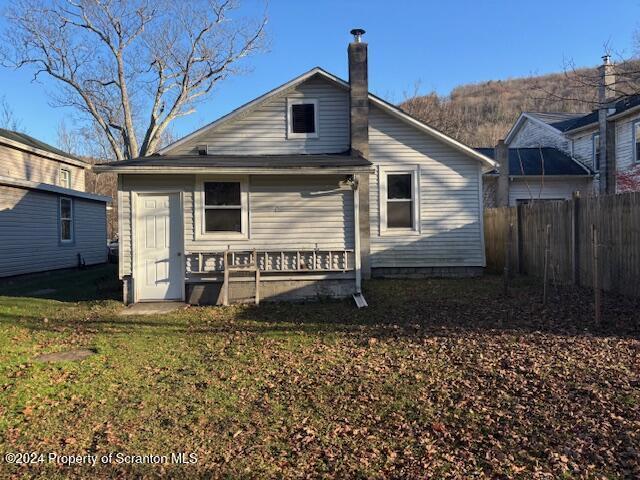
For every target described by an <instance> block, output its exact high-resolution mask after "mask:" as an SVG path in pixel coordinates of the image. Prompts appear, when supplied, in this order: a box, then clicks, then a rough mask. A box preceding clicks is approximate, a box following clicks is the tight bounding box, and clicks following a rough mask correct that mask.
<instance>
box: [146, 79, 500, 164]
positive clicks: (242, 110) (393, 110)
mask: <svg viewBox="0 0 640 480" xmlns="http://www.w3.org/2000/svg"><path fill="white" fill-rule="evenodd" d="M315 75H318V76H321V77H323V78H325V79H327V80H329V81H330V82H332V83H334V84H335V85H337V86H339V87H342V88H345V89H349V88H350V85H349V83H348V82H346V81H345V80H343V79H341V78H339V77H337V76H335V75H333V74H331V73H329V72H327V71H326V70H323V69H322V68H320V67H315V68H312V69H311V70H309V71H308V72H306V73H304V74H302V75H300V76H298V77H296V78H294V79H293V80H290V81H289V82H287V83H284V84H282V85H280V86H279V87H277V88H275V89H273V90H271V91H269V92H267V93H266V94H264V95H262V96H260V97H258V98H256V99H254V100H252V101H250V102H248V103H246V104H244V105H242V106H241V107H239V108H237V109H235V110H233V111H232V112H231V113H229V114H227V115H225V116H223V117H220V118H219V119H217V120H215V121H214V122H212V123H210V124H208V125H205V126H204V127H202V128H200V129H198V130H196V131H195V132H193V133H191V134H189V135H187V136H185V137H183V138H181V139H180V140H178V141H176V142H174V143H172V144H170V145H167V146H166V147H164V148H161V149H160V150H158V152H157V153H158V154H160V155H162V154H165V153H168V152H169V151H170V150H171V149H173V148H175V147H177V146H179V145H181V144H183V143H184V142H187V141H189V140H191V139H193V138H195V137H196V136H198V135H200V134H202V133H204V132H206V131H210V130H213V129H215V128H217V127H219V126H220V125H222V124H223V123H226V122H228V121H230V120H232V119H234V118H237V117H238V116H240V115H243V114H246V113H247V112H248V111H250V110H252V109H254V108H256V107H257V106H259V105H261V104H262V103H264V102H265V101H267V100H268V99H270V98H272V97H274V96H276V95H278V94H280V93H282V92H284V91H286V90H288V89H290V88H294V87H296V86H297V85H299V84H301V83H303V82H305V81H306V80H308V79H310V78H311V77H313V76H315ZM369 101H370V102H371V103H372V104H373V105H375V106H377V107H379V108H381V109H382V110H384V111H385V112H387V113H389V114H391V115H393V116H394V117H396V118H399V119H400V120H402V121H404V122H406V123H408V124H410V125H413V126H414V127H416V128H418V129H419V130H421V131H423V132H425V133H427V134H429V135H431V136H432V137H434V138H436V139H438V140H441V141H442V142H444V143H446V144H448V145H450V146H451V147H453V148H455V149H456V150H458V151H460V152H462V153H464V154H466V155H468V156H470V157H472V158H474V159H476V160H479V161H481V162H482V163H484V164H485V165H486V166H488V167H493V166H494V162H493V161H492V160H491V159H490V158H487V157H485V156H484V155H482V154H481V153H479V152H478V151H476V150H474V149H473V148H471V147H469V146H467V145H465V144H463V143H461V142H459V141H458V140H455V139H453V138H451V137H449V136H448V135H445V134H444V133H442V132H440V131H438V130H436V129H435V128H433V127H431V126H429V125H427V124H426V123H423V122H421V121H420V120H417V119H415V118H413V117H412V116H411V115H409V114H407V113H406V112H404V111H403V110H402V109H400V108H398V107H396V106H395V105H392V104H390V103H389V102H386V101H385V100H382V99H381V98H379V97H377V96H375V95H373V94H372V93H369Z"/></svg>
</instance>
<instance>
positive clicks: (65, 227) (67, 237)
mask: <svg viewBox="0 0 640 480" xmlns="http://www.w3.org/2000/svg"><path fill="white" fill-rule="evenodd" d="M59 218H60V241H61V242H63V243H68V242H73V200H71V199H70V198H67V197H60V206H59Z"/></svg>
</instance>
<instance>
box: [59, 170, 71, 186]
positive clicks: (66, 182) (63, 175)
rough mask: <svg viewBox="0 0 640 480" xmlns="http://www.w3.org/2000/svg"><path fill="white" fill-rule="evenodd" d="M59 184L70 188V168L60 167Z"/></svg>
mask: <svg viewBox="0 0 640 480" xmlns="http://www.w3.org/2000/svg"><path fill="white" fill-rule="evenodd" d="M60 186H61V187H64V188H71V170H69V169H68V168H63V167H60Z"/></svg>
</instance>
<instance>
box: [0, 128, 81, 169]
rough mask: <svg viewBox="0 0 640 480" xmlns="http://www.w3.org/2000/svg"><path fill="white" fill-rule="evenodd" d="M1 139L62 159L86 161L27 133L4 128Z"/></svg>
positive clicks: (1, 129) (1, 131)
mask: <svg viewBox="0 0 640 480" xmlns="http://www.w3.org/2000/svg"><path fill="white" fill-rule="evenodd" d="M0 137H3V138H6V139H8V140H11V141H13V142H17V143H21V144H22V145H26V146H27V147H31V148H35V149H38V150H42V151H45V152H48V153H53V154H55V155H59V156H61V157H67V158H72V159H74V160H77V161H80V162H83V163H86V162H84V160H82V159H80V158H78V157H76V156H74V155H71V154H70V153H67V152H63V151H62V150H60V149H58V148H56V147H52V146H51V145H49V144H48V143H44V142H42V141H40V140H38V139H37V138H33V137H32V136H30V135H27V134H26V133H22V132H15V131H13V130H6V129H4V128H0Z"/></svg>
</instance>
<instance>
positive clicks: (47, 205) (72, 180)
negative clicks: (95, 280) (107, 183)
mask: <svg viewBox="0 0 640 480" xmlns="http://www.w3.org/2000/svg"><path fill="white" fill-rule="evenodd" d="M86 167H87V164H86V163H85V162H83V161H82V160H80V159H77V158H75V157H72V156H70V155H68V154H66V153H64V152H62V151H60V150H58V149H56V148H54V147H51V146H50V145H47V144H45V143H42V142H40V141H38V140H36V139H34V138H32V137H30V136H28V135H24V134H22V133H18V132H13V131H8V130H2V129H0V277H8V276H13V275H20V274H25V273H32V272H41V271H46V270H55V269H60V268H69V267H75V266H78V265H92V264H97V263H104V262H106V259H107V258H106V255H107V251H106V238H107V232H106V204H107V201H108V200H109V198H108V197H104V196H101V195H94V194H90V193H86V192H85V191H84V190H85V185H84V176H85V175H84V170H85V168H86Z"/></svg>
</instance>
